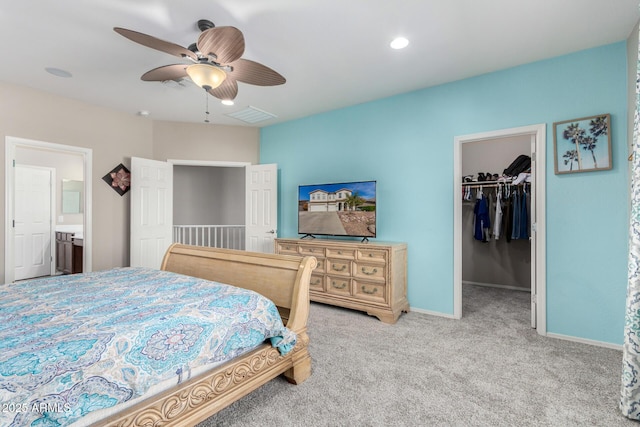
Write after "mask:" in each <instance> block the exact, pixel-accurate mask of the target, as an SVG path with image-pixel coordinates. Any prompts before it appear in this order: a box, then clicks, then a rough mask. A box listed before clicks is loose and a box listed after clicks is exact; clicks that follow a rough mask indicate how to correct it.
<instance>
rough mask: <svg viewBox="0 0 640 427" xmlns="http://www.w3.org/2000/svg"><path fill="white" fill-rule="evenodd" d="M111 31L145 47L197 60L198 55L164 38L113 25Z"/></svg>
mask: <svg viewBox="0 0 640 427" xmlns="http://www.w3.org/2000/svg"><path fill="white" fill-rule="evenodd" d="M113 31H115V32H116V33H118V34H120V35H121V36H124V37H126V38H128V39H129V40H131V41H134V42H136V43H139V44H141V45H143V46H146V47H150V48H151V49H155V50H159V51H160V52H165V53H168V54H170V55H174V56H177V57H178V58H184V57H189V58H191V59H193V60H194V61H197V60H198V57H197V56H196V54H195V53H193V52H191V51H190V50H189V49H186V48H184V47H182V46H179V45H177V44H174V43H170V42H166V41H164V40H160V39H158V38H155V37H153V36H150V35H147V34H143V33H139V32H137V31H132V30H127V29H125V28H120V27H114V29H113Z"/></svg>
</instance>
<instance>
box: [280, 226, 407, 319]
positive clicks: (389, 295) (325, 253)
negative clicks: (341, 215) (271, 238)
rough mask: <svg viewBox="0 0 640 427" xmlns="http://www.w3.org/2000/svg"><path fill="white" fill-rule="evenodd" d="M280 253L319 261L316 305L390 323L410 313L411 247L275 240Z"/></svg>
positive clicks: (312, 290) (313, 290) (315, 273)
mask: <svg viewBox="0 0 640 427" xmlns="http://www.w3.org/2000/svg"><path fill="white" fill-rule="evenodd" d="M275 252H276V253H278V254H287V255H298V256H307V255H311V256H314V257H316V259H317V260H318V266H317V267H316V269H315V270H314V271H313V273H312V274H311V281H310V287H309V290H310V291H309V294H310V298H311V301H315V302H322V303H325V304H332V305H337V306H340V307H346V308H351V309H354V310H360V311H364V312H366V313H367V314H369V315H371V316H376V317H378V318H379V319H380V320H381V321H383V322H385V323H395V322H396V321H397V320H398V318H399V317H400V314H402V312H403V311H404V312H408V311H409V301H408V300H407V245H406V243H383V242H358V241H350V240H346V241H345V240H330V239H314V240H301V239H276V240H275Z"/></svg>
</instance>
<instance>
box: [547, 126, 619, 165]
mask: <svg viewBox="0 0 640 427" xmlns="http://www.w3.org/2000/svg"><path fill="white" fill-rule="evenodd" d="M553 156H554V160H555V161H554V163H555V172H556V174H563V173H574V172H590V171H599V170H607V169H611V168H612V167H613V164H612V162H611V115H610V114H600V115H597V116H591V117H583V118H581V119H573V120H565V121H563V122H556V123H554V124H553Z"/></svg>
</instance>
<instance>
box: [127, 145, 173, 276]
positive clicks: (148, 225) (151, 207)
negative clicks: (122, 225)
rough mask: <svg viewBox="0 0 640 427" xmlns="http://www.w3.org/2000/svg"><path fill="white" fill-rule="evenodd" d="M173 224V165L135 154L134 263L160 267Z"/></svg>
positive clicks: (132, 234)
mask: <svg viewBox="0 0 640 427" xmlns="http://www.w3.org/2000/svg"><path fill="white" fill-rule="evenodd" d="M172 227H173V165H172V164H169V163H167V162H160V161H157V160H149V159H142V158H139V157H132V158H131V257H130V258H131V259H130V264H131V266H132V267H150V268H160V264H161V263H162V258H163V256H164V253H165V252H166V250H167V248H168V247H169V245H171V243H172V241H173V237H172Z"/></svg>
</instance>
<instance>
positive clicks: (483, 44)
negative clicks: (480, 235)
mask: <svg viewBox="0 0 640 427" xmlns="http://www.w3.org/2000/svg"><path fill="white" fill-rule="evenodd" d="M199 19H209V20H211V21H213V22H214V23H215V24H216V25H217V26H229V25H230V26H235V27H237V28H239V29H240V30H241V31H242V32H243V33H244V37H245V43H246V50H245V54H244V55H243V58H246V59H251V60H254V61H257V62H260V63H262V64H264V65H267V66H268V67H271V68H273V69H274V70H276V71H278V72H279V73H281V74H282V75H283V76H284V77H285V78H286V79H287V83H286V84H284V85H282V86H273V87H257V86H251V85H247V84H244V83H239V84H238V86H239V90H238V96H237V97H236V99H235V105H234V106H232V107H225V106H223V105H221V104H220V102H219V100H217V99H216V98H213V97H211V96H209V109H210V111H211V114H210V116H211V117H210V120H211V122H212V123H217V124H228V125H244V123H243V122H241V121H239V120H237V119H234V118H231V117H228V116H226V114H227V113H230V112H234V111H238V110H241V109H244V108H246V107H247V106H253V107H255V108H258V109H261V110H264V111H267V112H269V113H272V114H275V115H276V116H277V118H275V119H271V120H268V121H264V122H261V123H258V124H257V126H264V125H270V124H274V123H278V122H282V121H286V120H290V119H294V118H299V117H304V116H308V115H312V114H315V113H319V112H323V111H329V110H333V109H336V108H341V107H346V106H349V105H354V104H359V103H363V102H367V101H371V100H374V99H378V98H383V97H387V96H391V95H395V94H399V93H404V92H409V91H413V90H416V89H421V88H425V87H429V86H433V85H438V84H442V83H445V82H450V81H455V80H459V79H464V78H467V77H471V76H475V75H479V74H484V73H488V72H492V71H495V70H499V69H504V68H508V67H513V66H516V65H520V64H525V63H528V62H532V61H537V60H540V59H545V58H550V57H554V56H558V55H563V54H566V53H569V52H574V51H578V50H582V49H587V48H591V47H595V46H601V45H605V44H609V43H613V42H617V41H621V40H624V39H626V38H627V37H628V36H629V34H630V32H631V30H632V29H633V27H634V25H635V23H636V22H637V21H638V19H640V13H639V9H638V1H637V0H518V1H516V0H481V1H480V0H217V1H212V0H183V1H177V0H57V1H52V0H3V1H2V5H0V58H2V65H1V66H0V81H4V82H9V83H16V84H20V85H25V86H30V87H33V88H36V89H40V90H44V91H47V92H52V93H55V94H59V95H63V96H67V97H70V98H74V99H78V100H81V101H86V102H89V103H92V104H95V105H100V106H104V107H108V108H112V109H116V110H120V111H123V112H126V113H130V114H136V113H137V112H138V111H141V110H148V111H149V112H150V118H152V119H154V120H171V121H183V122H196V123H197V122H203V120H204V118H205V113H204V112H205V107H206V100H207V97H206V95H205V93H204V91H203V90H202V89H200V88H197V87H196V86H195V85H193V84H192V83H191V82H190V81H188V80H185V81H183V82H182V83H181V84H177V83H174V82H171V83H159V82H143V81H141V80H140V76H141V75H142V74H143V73H145V72H146V71H148V70H150V69H152V68H155V67H158V66H161V65H167V64H174V63H179V62H180V60H179V59H178V58H176V57H174V56H171V55H169V54H166V53H162V52H159V51H155V50H152V49H150V48H146V47H144V46H141V45H138V44H136V43H134V42H131V41H130V40H128V39H125V38H124V37H122V36H120V35H118V34H117V33H115V32H114V31H113V27H116V26H117V27H124V28H128V29H131V30H135V31H139V32H142V33H145V34H149V35H152V36H155V37H158V38H160V39H163V40H166V41H170V42H173V43H176V44H179V45H181V46H184V47H187V46H188V45H190V44H191V43H193V42H195V41H196V39H197V37H198V34H199V30H198V29H197V26H196V22H197V21H198V20H199ZM398 35H403V36H405V37H407V38H408V39H409V40H410V44H409V46H408V47H407V48H406V49H404V50H400V51H395V50H392V49H390V48H389V46H388V45H389V42H390V41H391V39H392V38H394V37H396V36H398ZM46 67H55V68H60V69H64V70H67V71H69V72H70V73H72V75H73V77H71V78H61V77H56V76H53V75H51V74H49V73H47V72H45V68H46ZM254 126H255V125H254Z"/></svg>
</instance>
